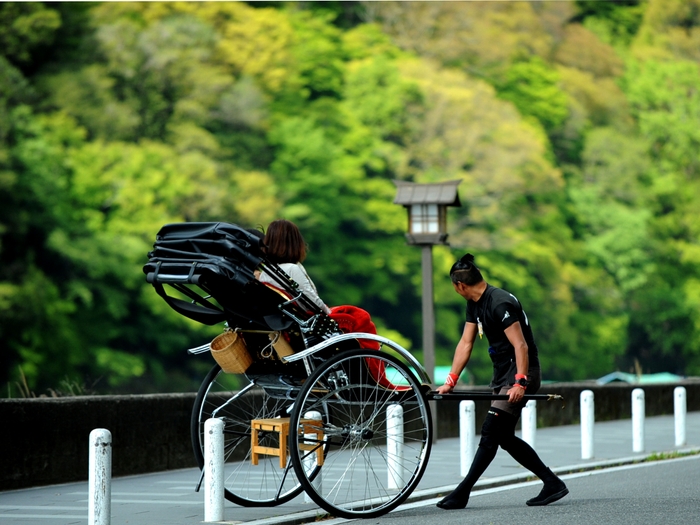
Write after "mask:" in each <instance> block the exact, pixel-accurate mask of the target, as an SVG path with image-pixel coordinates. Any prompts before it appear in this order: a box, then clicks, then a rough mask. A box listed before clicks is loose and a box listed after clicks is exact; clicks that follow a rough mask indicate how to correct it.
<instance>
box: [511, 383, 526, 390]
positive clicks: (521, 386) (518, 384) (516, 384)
mask: <svg viewBox="0 0 700 525" xmlns="http://www.w3.org/2000/svg"><path fill="white" fill-rule="evenodd" d="M513 386H519V387H520V388H522V389H523V390H525V388H526V387H524V386H523V385H521V384H520V383H515V384H514V385H513Z"/></svg>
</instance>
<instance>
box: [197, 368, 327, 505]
mask: <svg viewBox="0 0 700 525" xmlns="http://www.w3.org/2000/svg"><path fill="white" fill-rule="evenodd" d="M292 403H293V402H292V401H290V400H288V399H285V398H283V397H280V398H275V397H272V396H270V395H268V394H267V392H266V391H265V390H263V389H262V388H261V387H260V386H258V385H256V384H255V383H253V382H251V381H249V380H248V378H247V377H245V376H243V375H233V374H226V373H224V372H222V371H221V368H220V367H219V365H216V366H214V368H212V369H211V371H210V372H209V374H207V377H206V378H205V379H204V382H203V383H202V386H201V387H200V388H199V392H198V393H197V398H196V400H195V404H194V407H193V409H192V419H191V434H192V446H193V449H194V455H195V458H196V460H197V464H198V465H199V468H200V469H201V468H203V467H204V453H203V450H204V446H203V445H204V422H205V421H206V420H207V419H209V418H210V417H219V418H223V421H224V454H225V458H226V459H225V461H226V463H225V467H224V469H225V473H224V478H225V487H226V499H228V500H229V501H231V502H233V503H236V504H238V505H242V506H244V507H272V506H275V505H280V504H282V503H285V502H287V501H289V500H291V499H293V498H294V497H296V496H297V495H299V494H300V493H301V491H302V487H301V485H300V483H299V481H298V480H297V478H296V476H295V475H294V470H293V468H292V465H291V462H290V461H289V460H288V461H287V464H286V465H285V467H284V468H281V467H280V460H279V457H277V456H269V455H260V456H259V457H258V464H257V465H253V462H252V458H251V443H250V437H251V421H252V420H254V419H268V418H276V417H283V418H284V417H289V410H290V407H291V406H292ZM258 438H259V445H261V446H267V447H271V448H276V449H279V446H280V443H279V434H278V433H276V432H260V433H259V435H258ZM283 446H286V443H285V444H283ZM310 475H311V476H315V473H313V472H312V473H310Z"/></svg>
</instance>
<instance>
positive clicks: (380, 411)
mask: <svg viewBox="0 0 700 525" xmlns="http://www.w3.org/2000/svg"><path fill="white" fill-rule="evenodd" d="M326 414H329V415H330V419H329V418H328V416H327V415H326ZM293 429H297V432H296V433H295V432H294V430H293ZM289 436H290V438H289V448H290V455H291V457H292V463H293V465H294V470H295V472H296V475H297V478H298V479H299V481H300V482H301V484H302V486H303V487H304V490H305V491H306V493H307V494H308V495H309V496H310V497H311V498H312V499H313V500H314V501H315V502H316V503H317V504H318V505H319V506H320V507H321V508H323V509H325V510H326V511H328V512H329V513H330V514H332V515H334V516H339V517H343V518H350V519H352V518H373V517H376V516H380V515H382V514H385V513H387V512H389V511H391V510H392V509H394V508H396V507H397V506H398V505H400V504H401V503H402V502H403V501H404V500H405V499H406V498H407V497H408V496H409V495H410V494H411V492H412V491H413V489H414V488H415V487H416V485H418V482H419V481H420V479H421V476H422V475H423V472H424V471H425V467H426V465H427V463H428V457H429V456H430V448H431V445H432V426H431V419H430V409H429V407H428V403H427V401H426V399H425V396H424V395H423V394H422V392H421V389H420V385H419V384H418V382H417V380H416V379H415V377H414V375H413V373H411V372H410V371H409V369H408V368H407V367H406V366H405V365H404V364H403V363H401V362H400V361H399V360H398V359H396V358H394V357H393V356H391V355H388V354H385V353H383V352H376V351H371V350H350V351H347V352H344V353H342V354H340V355H338V356H337V357H335V358H333V359H331V360H329V361H327V362H326V363H323V364H322V365H321V366H320V367H319V368H317V369H316V370H315V371H314V373H313V374H312V375H311V377H310V378H309V379H308V381H306V383H304V386H303V387H302V389H301V391H300V393H299V397H298V399H297V401H296V403H295V405H294V410H293V411H292V416H291V420H290V432H289ZM321 447H322V448H323V449H325V454H319V448H321ZM319 463H322V466H321V472H320V474H319V475H318V476H316V475H315V468H316V467H317V466H318V464H319ZM314 477H316V479H314Z"/></svg>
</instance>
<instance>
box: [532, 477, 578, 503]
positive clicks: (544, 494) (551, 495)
mask: <svg viewBox="0 0 700 525" xmlns="http://www.w3.org/2000/svg"><path fill="white" fill-rule="evenodd" d="M568 493H569V489H567V488H566V485H565V484H564V482H563V481H562V480H560V479H559V478H557V480H556V481H551V482H549V483H545V484H544V487H542V490H541V491H540V493H539V494H538V495H537V496H535V497H534V498H532V499H529V500H527V501H526V502H525V504H526V505H528V506H530V507H538V506H542V505H549V504H550V503H554V502H555V501H558V500H560V499H562V498H563V497H564V496H566V495H567V494H568Z"/></svg>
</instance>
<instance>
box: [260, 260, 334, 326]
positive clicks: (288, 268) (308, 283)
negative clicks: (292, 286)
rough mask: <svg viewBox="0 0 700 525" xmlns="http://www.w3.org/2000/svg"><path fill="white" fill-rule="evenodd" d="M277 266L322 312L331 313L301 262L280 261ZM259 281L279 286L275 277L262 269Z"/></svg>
mask: <svg viewBox="0 0 700 525" xmlns="http://www.w3.org/2000/svg"><path fill="white" fill-rule="evenodd" d="M278 266H279V267H280V268H281V269H282V271H284V273H286V274H287V275H288V276H289V278H290V279H292V280H293V281H295V282H296V283H297V284H298V285H299V291H300V292H303V293H304V295H305V296H306V297H308V298H309V299H310V300H311V301H312V302H313V303H314V304H315V305H316V306H318V307H319V308H321V310H323V312H324V313H326V314H329V313H331V310H330V308H328V307H327V306H326V304H325V303H324V302H323V301H322V300H321V298H320V297H319V296H318V291H317V290H316V285H315V284H314V282H313V281H312V280H311V277H309V274H308V273H306V269H305V268H304V266H303V265H302V264H301V263H296V264H295V263H282V264H278ZM260 281H261V282H263V283H270V284H271V285H273V286H279V284H278V283H277V281H275V279H274V278H273V277H272V276H270V275H268V274H267V273H265V272H264V271H263V272H262V273H261V274H260Z"/></svg>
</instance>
